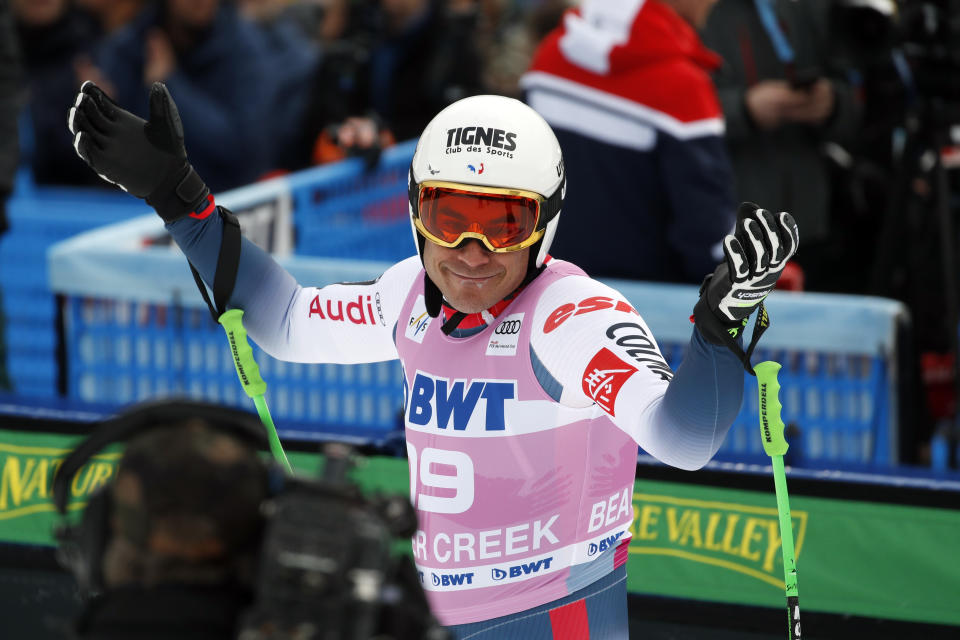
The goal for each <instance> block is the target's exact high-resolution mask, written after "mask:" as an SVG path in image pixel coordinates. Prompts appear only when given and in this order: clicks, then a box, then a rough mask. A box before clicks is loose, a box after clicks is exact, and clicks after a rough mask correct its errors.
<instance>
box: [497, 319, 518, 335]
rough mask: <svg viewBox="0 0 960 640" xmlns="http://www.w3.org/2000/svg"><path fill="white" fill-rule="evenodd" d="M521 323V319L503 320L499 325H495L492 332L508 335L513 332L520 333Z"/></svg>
mask: <svg viewBox="0 0 960 640" xmlns="http://www.w3.org/2000/svg"><path fill="white" fill-rule="evenodd" d="M521 324H522V321H520V320H507V321H505V322H501V323H500V326H499V327H497V329H496V331H494V333H495V334H497V335H501V336H510V335H513V334H515V333H520V325H521Z"/></svg>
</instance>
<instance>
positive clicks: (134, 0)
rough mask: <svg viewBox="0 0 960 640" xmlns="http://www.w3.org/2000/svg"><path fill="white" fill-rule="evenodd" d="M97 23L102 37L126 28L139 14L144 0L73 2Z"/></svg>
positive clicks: (88, 0)
mask: <svg viewBox="0 0 960 640" xmlns="http://www.w3.org/2000/svg"><path fill="white" fill-rule="evenodd" d="M75 1H76V5H77V6H78V7H80V8H81V9H83V10H84V11H86V12H87V13H89V14H90V15H91V16H92V17H93V18H94V19H95V20H96V22H97V25H98V26H99V28H100V33H101V34H102V35H109V34H111V33H113V32H114V31H116V30H117V29H120V28H121V27H124V26H126V25H127V24H129V23H130V22H132V21H133V19H134V18H135V17H136V16H137V14H139V13H140V11H141V9H142V8H143V4H144V0H75Z"/></svg>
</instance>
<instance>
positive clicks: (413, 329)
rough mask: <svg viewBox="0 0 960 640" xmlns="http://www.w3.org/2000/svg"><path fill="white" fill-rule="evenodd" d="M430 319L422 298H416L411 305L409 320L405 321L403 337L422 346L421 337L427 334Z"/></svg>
mask: <svg viewBox="0 0 960 640" xmlns="http://www.w3.org/2000/svg"><path fill="white" fill-rule="evenodd" d="M430 320H432V318H431V317H430V315H429V314H428V313H427V306H426V304H425V303H424V301H423V296H417V299H416V301H415V302H414V303H413V309H412V310H411V311H410V318H409V319H408V320H407V326H406V328H405V329H404V331H403V335H404V336H406V337H407V338H409V339H410V340H413V341H414V342H416V343H419V344H423V336H425V335H426V333H427V327H428V326H430Z"/></svg>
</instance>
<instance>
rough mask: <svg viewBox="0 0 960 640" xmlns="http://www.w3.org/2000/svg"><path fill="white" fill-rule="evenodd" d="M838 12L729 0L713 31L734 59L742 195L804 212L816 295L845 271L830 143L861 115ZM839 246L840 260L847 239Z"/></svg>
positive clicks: (728, 98) (707, 33)
mask: <svg viewBox="0 0 960 640" xmlns="http://www.w3.org/2000/svg"><path fill="white" fill-rule="evenodd" d="M828 9H829V3H828V2H824V1H821V0H806V1H804V2H792V1H791V2H787V1H785V0H722V1H721V2H720V3H719V4H718V5H717V7H716V9H715V10H714V11H713V12H712V14H711V15H710V17H709V20H708V21H707V24H706V27H705V29H704V31H703V38H704V41H705V42H706V44H707V45H708V46H709V47H710V48H711V49H713V50H714V51H716V52H717V53H719V54H720V55H721V56H722V57H723V59H724V65H723V67H722V68H721V69H720V70H719V71H718V72H717V74H716V83H717V90H718V93H719V95H720V103H721V105H722V106H723V113H724V116H725V117H726V121H727V133H726V139H727V146H728V148H729V150H730V157H731V160H732V161H733V168H734V176H735V178H736V189H737V195H738V197H745V198H751V199H756V200H757V201H760V202H764V203H769V206H771V207H773V208H774V209H775V210H789V211H791V212H793V213H794V214H796V217H797V220H798V221H800V223H801V224H802V225H803V230H804V247H803V252H802V253H801V254H798V256H797V262H798V263H799V264H800V265H801V266H802V267H803V269H804V272H805V281H806V287H807V288H808V289H822V288H824V287H825V286H826V287H828V286H829V280H830V279H831V277H832V276H833V274H835V272H836V268H835V264H834V262H835V261H834V260H831V259H830V258H829V257H828V256H829V254H830V245H831V235H833V234H832V233H831V232H832V231H835V229H833V228H832V225H831V212H830V200H831V187H830V176H829V166H828V163H827V161H826V158H825V156H824V155H823V153H822V151H821V146H822V144H823V142H824V141H825V140H830V139H832V140H837V141H840V142H842V141H844V139H846V140H849V139H850V138H852V136H853V135H854V134H855V132H856V129H857V126H858V120H859V112H860V108H859V105H858V103H857V101H856V100H855V97H854V92H853V90H852V89H851V87H850V85H849V84H848V83H847V82H846V79H845V73H844V70H843V69H837V68H835V64H834V63H833V61H832V60H833V58H831V56H830V55H829V51H830V50H831V47H830V44H831V42H830V38H829V37H828V24H827V21H828ZM832 240H833V241H834V244H835V245H836V250H837V254H838V256H837V257H840V254H841V253H842V251H843V250H844V248H843V247H842V246H841V245H842V243H843V239H842V238H839V237H835V238H832ZM851 266H853V267H856V266H858V265H851ZM862 266H863V265H861V267H862ZM864 275H865V274H864Z"/></svg>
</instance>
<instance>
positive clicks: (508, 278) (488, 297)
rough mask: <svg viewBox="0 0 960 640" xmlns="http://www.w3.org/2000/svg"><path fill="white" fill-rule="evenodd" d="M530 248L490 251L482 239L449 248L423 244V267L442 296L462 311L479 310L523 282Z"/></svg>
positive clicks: (502, 297) (498, 299) (490, 305)
mask: <svg viewBox="0 0 960 640" xmlns="http://www.w3.org/2000/svg"><path fill="white" fill-rule="evenodd" d="M529 255H530V248H529V247H528V248H526V249H522V250H520V251H511V252H510V253H493V252H492V251H488V250H487V248H486V247H485V246H483V243H481V242H480V241H479V240H467V241H465V242H463V243H461V244H460V246H459V247H457V248H455V249H447V248H446V247H441V246H439V245H436V244H434V243H432V242H430V241H429V240H427V241H426V242H424V243H423V266H424V269H426V271H427V275H429V276H430V279H431V280H433V282H434V284H436V285H437V287H439V288H440V291H441V292H442V293H443V297H444V298H446V299H447V302H449V303H450V304H451V305H453V307H454V308H455V309H456V310H457V311H460V312H463V313H477V312H480V311H483V310H484V309H489V308H490V307H492V306H493V305H495V304H496V303H498V302H500V301H501V300H503V299H504V298H505V297H506V296H507V295H509V294H510V293H511V292H512V291H513V290H514V289H516V288H517V287H518V286H520V283H521V282H523V277H524V276H525V275H526V272H527V261H528V260H529Z"/></svg>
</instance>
